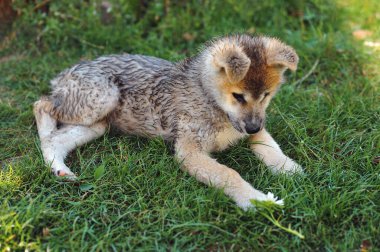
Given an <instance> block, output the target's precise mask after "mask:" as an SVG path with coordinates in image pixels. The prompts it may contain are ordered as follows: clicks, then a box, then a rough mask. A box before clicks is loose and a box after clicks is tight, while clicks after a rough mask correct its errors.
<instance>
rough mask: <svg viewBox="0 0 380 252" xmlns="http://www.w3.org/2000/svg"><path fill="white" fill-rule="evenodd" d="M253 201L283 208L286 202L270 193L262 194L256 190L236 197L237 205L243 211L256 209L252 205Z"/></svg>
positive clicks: (250, 189)
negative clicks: (265, 202) (267, 202)
mask: <svg viewBox="0 0 380 252" xmlns="http://www.w3.org/2000/svg"><path fill="white" fill-rule="evenodd" d="M251 200H256V201H269V202H272V203H274V204H276V205H280V206H283V205H284V201H283V200H281V199H278V197H275V196H274V195H273V193H271V192H268V193H267V194H264V193H262V192H261V191H259V190H256V189H254V188H252V187H251V188H249V193H241V194H239V196H238V197H236V203H237V205H238V206H239V207H241V208H242V209H243V210H248V209H250V208H254V207H255V206H254V205H252V201H251Z"/></svg>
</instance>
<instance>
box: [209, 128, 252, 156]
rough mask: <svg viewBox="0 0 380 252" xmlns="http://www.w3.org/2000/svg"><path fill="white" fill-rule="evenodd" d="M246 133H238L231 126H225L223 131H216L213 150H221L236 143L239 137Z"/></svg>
mask: <svg viewBox="0 0 380 252" xmlns="http://www.w3.org/2000/svg"><path fill="white" fill-rule="evenodd" d="M245 136H246V134H243V133H240V132H239V131H237V130H236V129H234V128H233V127H232V126H231V127H227V128H225V129H224V130H223V131H220V132H218V133H217V135H216V137H215V147H214V148H215V150H216V151H221V150H224V149H226V148H227V147H228V146H230V145H232V144H234V143H236V142H237V141H238V140H240V139H241V138H243V137H245Z"/></svg>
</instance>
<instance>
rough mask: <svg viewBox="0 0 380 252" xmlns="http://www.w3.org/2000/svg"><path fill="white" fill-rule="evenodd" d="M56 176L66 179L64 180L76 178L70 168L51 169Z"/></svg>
mask: <svg viewBox="0 0 380 252" xmlns="http://www.w3.org/2000/svg"><path fill="white" fill-rule="evenodd" d="M52 172H53V173H54V175H55V176H56V177H59V178H62V179H66V180H76V179H77V178H78V177H77V176H76V175H75V174H74V173H73V172H72V171H70V170H67V169H62V170H52Z"/></svg>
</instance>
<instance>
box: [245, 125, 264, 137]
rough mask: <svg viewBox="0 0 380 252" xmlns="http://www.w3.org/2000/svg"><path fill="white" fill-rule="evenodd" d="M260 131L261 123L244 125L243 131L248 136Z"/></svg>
mask: <svg viewBox="0 0 380 252" xmlns="http://www.w3.org/2000/svg"><path fill="white" fill-rule="evenodd" d="M260 130H261V123H252V122H249V123H246V124H245V131H246V132H247V133H248V134H255V133H257V132H259V131H260Z"/></svg>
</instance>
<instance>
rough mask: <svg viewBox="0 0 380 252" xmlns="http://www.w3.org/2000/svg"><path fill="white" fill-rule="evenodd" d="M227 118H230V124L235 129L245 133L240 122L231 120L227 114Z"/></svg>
mask: <svg viewBox="0 0 380 252" xmlns="http://www.w3.org/2000/svg"><path fill="white" fill-rule="evenodd" d="M227 116H228V120H230V122H231V124H232V126H233V127H234V129H236V130H237V131H239V132H240V133H245V132H244V130H243V129H242V127H241V126H240V123H238V122H236V121H235V120H233V119H232V118H231V117H230V115H228V114H227Z"/></svg>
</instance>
